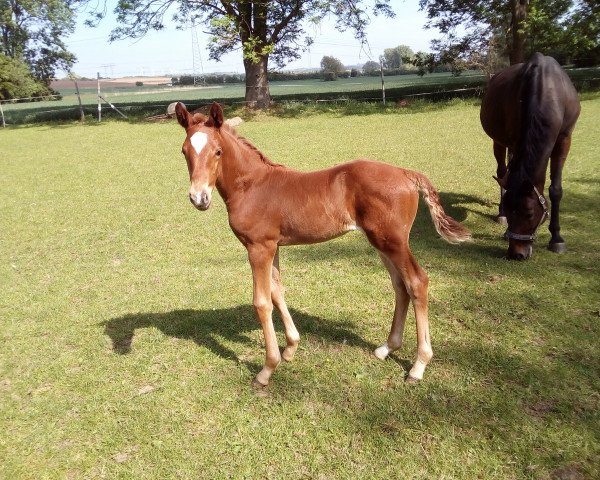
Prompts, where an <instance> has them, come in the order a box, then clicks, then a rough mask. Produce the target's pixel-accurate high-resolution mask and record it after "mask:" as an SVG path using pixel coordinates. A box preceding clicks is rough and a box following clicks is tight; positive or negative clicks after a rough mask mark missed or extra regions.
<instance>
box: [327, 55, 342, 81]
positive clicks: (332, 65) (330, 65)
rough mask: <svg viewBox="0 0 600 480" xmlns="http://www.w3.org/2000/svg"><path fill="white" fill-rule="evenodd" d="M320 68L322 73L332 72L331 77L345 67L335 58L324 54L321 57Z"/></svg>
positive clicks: (334, 76)
mask: <svg viewBox="0 0 600 480" xmlns="http://www.w3.org/2000/svg"><path fill="white" fill-rule="evenodd" d="M321 69H322V70H323V73H324V74H328V73H329V74H333V78H336V77H337V76H338V75H339V74H340V73H343V72H344V71H345V70H346V67H344V64H343V63H342V62H341V61H340V60H338V59H337V58H335V57H331V56H327V55H326V56H324V57H323V58H322V59H321Z"/></svg>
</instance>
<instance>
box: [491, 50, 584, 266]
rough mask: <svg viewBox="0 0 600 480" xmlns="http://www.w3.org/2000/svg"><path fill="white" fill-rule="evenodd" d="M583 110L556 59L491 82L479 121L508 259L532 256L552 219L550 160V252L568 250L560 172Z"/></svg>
mask: <svg viewBox="0 0 600 480" xmlns="http://www.w3.org/2000/svg"><path fill="white" fill-rule="evenodd" d="M580 109H581V107H580V105H579V99H578V98H577V92H576V91H575V87H573V84H572V83H571V80H570V79H569V77H568V75H567V74H566V73H565V71H564V70H563V69H562V68H561V67H560V65H559V64H558V63H557V62H556V60H554V59H553V58H552V57H545V56H544V55H542V54H541V53H536V54H534V55H533V56H532V57H531V59H530V60H529V62H527V63H519V64H516V65H512V66H510V67H508V68H506V69H504V70H502V71H501V72H500V73H498V74H497V75H495V76H494V77H493V78H492V79H491V80H490V82H489V84H488V87H487V91H486V93H485V96H484V97H483V101H482V104H481V113H480V117H481V125H482V126H483V129H484V130H485V132H486V133H487V134H488V135H489V136H490V137H491V138H492V140H493V141H494V156H495V157H496V161H497V162H498V168H497V170H496V172H497V173H496V175H497V177H495V178H496V180H497V181H498V183H499V184H500V188H501V196H500V209H499V215H498V222H499V223H503V224H508V229H507V231H506V236H507V237H508V240H509V246H508V257H509V258H512V259H517V260H524V259H527V258H529V257H530V256H531V253H532V250H533V241H534V240H535V236H536V232H537V230H538V228H539V227H540V226H541V224H542V223H543V222H544V220H546V217H547V216H548V207H547V206H546V199H545V197H544V184H545V182H546V171H547V169H548V159H550V188H549V193H550V201H551V205H552V209H551V213H550V226H549V230H550V233H551V234H552V237H551V239H550V243H549V245H548V248H549V249H550V250H551V251H553V252H556V253H563V252H565V251H566V246H565V241H564V240H563V238H562V237H561V236H560V224H559V220H558V211H559V205H560V200H561V198H562V169H563V165H564V163H565V160H566V158H567V154H568V153H569V148H570V146H571V134H572V132H573V129H574V128H575V123H576V122H577V118H578V117H579V112H580ZM507 149H508V167H507V165H506V150H507Z"/></svg>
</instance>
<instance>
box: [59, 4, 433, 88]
mask: <svg viewBox="0 0 600 480" xmlns="http://www.w3.org/2000/svg"><path fill="white" fill-rule="evenodd" d="M390 3H391V6H392V9H393V10H394V12H396V18H393V19H388V18H382V17H373V16H372V17H371V24H370V25H369V27H368V28H367V38H368V42H369V48H367V49H365V48H361V46H360V43H359V42H358V41H357V40H356V39H355V38H354V36H353V34H352V33H351V32H344V33H340V32H338V31H337V30H336V29H335V28H334V20H333V19H328V20H325V21H323V22H322V24H321V25H319V26H317V27H314V26H309V27H308V28H307V32H308V33H310V34H314V38H315V43H314V44H313V45H312V46H311V48H310V50H309V51H307V52H305V53H304V54H303V56H302V58H301V59H299V60H297V61H294V62H291V63H290V64H288V65H287V66H286V67H285V69H286V70H294V69H302V68H319V64H320V62H321V58H323V56H325V55H331V56H334V57H336V58H338V59H339V60H341V62H342V63H343V64H344V65H357V64H363V63H365V62H367V61H368V60H377V59H378V58H379V56H380V55H381V54H382V53H383V50H384V49H385V48H393V47H396V46H398V45H408V46H409V47H411V48H412V49H413V50H414V51H415V52H417V51H419V50H423V51H428V50H429V44H430V41H431V40H432V39H433V38H435V37H436V36H437V32H436V31H435V30H426V29H425V28H424V25H425V23H426V17H425V14H424V13H423V12H420V11H419V8H418V3H419V2H418V0H391V2H390ZM108 4H109V9H108V14H107V17H106V18H105V19H104V20H103V21H102V22H101V23H100V25H99V26H98V27H96V28H90V27H86V26H85V25H84V24H83V22H84V20H85V18H86V15H85V13H80V14H79V15H78V18H77V27H76V30H75V32H74V33H73V34H72V35H70V36H69V37H68V38H66V42H65V43H66V45H67V49H68V50H69V51H70V52H72V53H74V54H75V55H76V56H77V62H76V63H75V65H74V66H73V72H75V73H76V74H77V75H80V76H83V77H88V78H95V77H96V74H97V73H100V75H101V76H103V77H110V78H120V77H133V76H159V75H167V76H170V75H181V74H192V73H194V64H196V70H197V73H216V72H238V73H243V71H244V67H243V64H242V56H241V52H239V51H237V52H233V53H230V54H227V55H225V56H223V57H222V59H221V61H220V62H216V61H214V60H209V59H208V49H207V43H208V35H206V34H204V33H203V32H202V28H201V26H197V27H196V32H197V36H198V45H199V49H197V51H196V55H195V56H194V50H193V48H192V44H193V42H192V30H191V29H189V28H188V29H185V30H177V28H176V26H175V25H174V24H173V23H172V22H171V23H170V24H168V25H167V28H165V29H164V30H162V31H160V32H149V33H148V34H147V35H146V36H145V37H143V38H141V39H137V40H133V39H126V40H118V41H114V42H112V43H110V42H109V41H108V37H109V34H110V31H111V30H112V29H113V28H115V26H116V18H115V16H114V14H113V13H112V10H113V9H114V5H115V4H116V0H108ZM198 50H199V51H198ZM194 58H195V59H196V60H195V61H194ZM199 64H200V65H199ZM273 66H274V65H273ZM61 74H62V75H64V74H65V72H60V73H59V74H58V75H59V76H60V75H61Z"/></svg>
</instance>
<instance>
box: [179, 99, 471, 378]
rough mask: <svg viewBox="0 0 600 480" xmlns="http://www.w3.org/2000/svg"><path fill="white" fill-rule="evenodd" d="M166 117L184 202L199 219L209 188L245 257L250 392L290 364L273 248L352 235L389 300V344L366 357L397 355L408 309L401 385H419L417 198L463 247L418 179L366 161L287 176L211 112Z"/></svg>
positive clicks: (422, 289) (426, 353) (421, 330)
mask: <svg viewBox="0 0 600 480" xmlns="http://www.w3.org/2000/svg"><path fill="white" fill-rule="evenodd" d="M176 114H177V120H178V121H179V123H180V124H181V126H182V127H183V128H185V130H186V134H187V135H186V139H185V141H184V143H183V147H182V152H183V155H184V156H185V159H186V162H187V167H188V172H189V175H190V183H191V186H190V190H189V198H190V201H191V202H192V204H193V205H194V206H195V207H196V208H198V209H199V210H206V209H208V207H209V206H210V204H211V199H212V192H213V189H214V188H215V187H216V188H217V190H218V191H219V194H220V195H221V197H222V198H223V200H224V202H225V205H226V207H227V214H228V216H229V225H230V227H231V229H232V230H233V232H234V233H235V235H236V236H237V238H238V239H239V240H240V242H241V243H242V244H243V245H244V247H246V249H247V251H248V259H249V261H250V266H251V268H252V277H253V283H254V290H253V304H254V307H255V310H256V314H257V316H258V319H259V321H260V324H261V326H262V329H263V333H264V338H265V346H266V360H265V365H264V367H263V369H262V370H261V371H260V372H259V373H258V375H257V376H256V378H255V380H254V384H255V385H262V386H265V385H267V384H268V382H269V378H270V377H271V375H272V374H273V372H274V371H275V369H276V368H277V365H278V364H279V363H280V361H281V358H282V357H283V359H284V360H291V359H292V358H293V356H294V353H295V352H296V349H297V348H298V342H299V340H300V335H299V334H298V331H297V330H296V327H295V325H294V322H293V321H292V317H291V316H290V313H289V311H288V308H287V306H286V303H285V300H284V297H283V287H282V284H281V275H280V270H279V246H280V245H294V244H309V243H316V242H323V241H326V240H330V239H332V238H335V237H338V236H340V235H343V234H344V233H347V232H349V231H352V230H362V231H363V232H364V233H365V235H366V236H367V238H368V239H369V241H370V242H371V244H372V245H373V246H374V247H375V248H376V249H377V250H378V251H379V254H380V255H381V259H382V261H383V263H384V265H385V267H386V268H387V270H388V272H389V274H390V277H391V280H392V284H393V287H394V291H395V294H396V309H395V313H394V319H393V322H392V327H391V331H390V334H389V336H388V339H387V342H386V343H384V344H383V345H382V346H381V347H379V348H377V349H376V350H375V355H376V356H377V357H378V358H380V359H385V358H386V357H387V355H388V354H389V353H390V352H393V351H394V350H397V349H399V348H400V346H401V344H402V336H403V331H404V322H405V319H406V314H407V310H408V305H409V302H410V300H412V302H413V307H414V311H415V317H416V324H417V358H416V361H415V363H414V365H413V366H412V368H411V370H410V372H409V376H408V377H407V380H408V381H416V380H418V379H421V378H422V377H423V372H424V371H425V367H426V366H427V364H428V363H429V361H430V360H431V357H432V356H433V352H432V349H431V343H430V340H429V324H428V316H427V311H428V306H427V287H428V277H427V274H426V273H425V272H424V271H423V269H422V268H421V267H420V266H419V265H418V264H417V261H416V260H415V258H414V257H413V256H412V254H411V252H410V249H409V246H408V236H409V233H410V229H411V226H412V223H413V221H414V219H415V215H416V212H417V206H418V199H419V191H420V192H422V194H423V196H424V199H425V202H426V203H427V205H428V207H429V210H430V213H431V217H432V219H433V223H434V225H435V227H436V230H437V232H438V233H439V234H440V235H441V236H442V237H443V238H444V239H445V240H447V241H448V242H450V243H457V242H462V241H465V240H468V239H469V238H470V234H469V232H468V231H467V230H466V229H465V228H464V227H463V226H462V225H461V224H460V223H458V222H457V221H455V220H454V219H452V218H451V217H449V216H448V215H446V214H445V213H444V210H443V209H442V206H441V204H440V201H439V196H438V193H437V191H436V190H435V188H434V187H433V186H432V184H431V182H430V181H429V180H428V179H427V177H425V176H424V175H422V174H420V173H417V172H413V171H410V170H404V169H401V168H397V167H394V166H391V165H386V164H383V163H378V162H374V161H369V160H357V161H354V162H350V163H345V164H342V165H338V166H335V167H331V168H328V169H326V170H320V171H316V172H310V173H302V172H298V171H294V170H291V169H288V168H286V167H284V166H282V165H277V164H274V163H272V162H271V161H269V160H268V159H267V158H266V157H265V156H264V155H263V154H262V153H261V152H260V151H258V150H257V149H256V148H255V147H254V146H253V145H251V144H250V143H249V142H248V141H247V140H245V139H244V138H242V137H240V136H238V135H237V134H236V132H235V131H234V130H233V129H232V128H230V127H229V126H227V125H226V124H224V123H223V110H222V109H221V106H220V105H219V104H217V103H214V104H213V105H212V107H211V108H210V113H209V116H208V117H205V116H203V115H200V114H194V115H192V114H190V113H189V112H188V111H187V109H186V108H185V106H184V105H183V104H182V103H178V104H177V106H176ZM273 305H275V307H277V309H278V310H279V312H280V313H281V318H282V320H283V324H284V328H285V336H286V340H287V346H286V348H285V349H284V350H283V354H280V352H279V347H278V345H277V339H276V337H275V330H274V329H273V319H272V312H273Z"/></svg>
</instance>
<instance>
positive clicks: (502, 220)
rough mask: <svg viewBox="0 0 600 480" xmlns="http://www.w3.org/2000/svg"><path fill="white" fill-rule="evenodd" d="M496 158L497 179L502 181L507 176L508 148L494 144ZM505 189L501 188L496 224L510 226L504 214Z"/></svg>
mask: <svg viewBox="0 0 600 480" xmlns="http://www.w3.org/2000/svg"><path fill="white" fill-rule="evenodd" d="M494 157H495V158H496V163H497V164H498V166H497V167H496V177H497V178H498V180H502V179H503V178H504V176H505V175H506V147H504V146H503V145H500V144H499V143H497V142H494ZM505 191H506V190H504V188H503V187H502V186H500V203H499V204H498V216H497V217H496V222H498V223H499V224H500V225H508V222H507V221H506V214H505V213H504V201H503V200H504V192H505Z"/></svg>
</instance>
